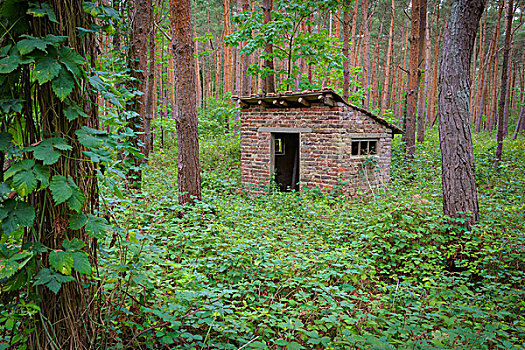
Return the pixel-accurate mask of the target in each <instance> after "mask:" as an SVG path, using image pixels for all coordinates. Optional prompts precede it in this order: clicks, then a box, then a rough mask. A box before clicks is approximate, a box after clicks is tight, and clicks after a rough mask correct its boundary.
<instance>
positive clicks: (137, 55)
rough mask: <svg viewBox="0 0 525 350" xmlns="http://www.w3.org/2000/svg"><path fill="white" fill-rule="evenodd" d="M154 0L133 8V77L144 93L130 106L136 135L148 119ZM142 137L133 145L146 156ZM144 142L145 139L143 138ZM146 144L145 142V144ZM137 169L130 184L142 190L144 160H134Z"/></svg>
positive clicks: (130, 174)
mask: <svg viewBox="0 0 525 350" xmlns="http://www.w3.org/2000/svg"><path fill="white" fill-rule="evenodd" d="M152 10H153V8H152V0H146V1H137V3H136V4H135V7H134V8H133V25H132V28H131V39H130V40H131V49H130V61H129V66H130V67H131V69H132V71H131V76H132V77H133V78H135V80H134V83H133V85H134V86H133V88H134V89H135V90H137V91H140V92H142V95H139V96H137V97H135V98H134V99H133V101H132V104H131V105H129V107H130V108H132V110H133V111H135V112H136V113H137V116H136V117H134V118H133V119H132V120H131V125H130V127H131V129H132V130H133V131H135V132H136V133H140V132H144V131H145V130H144V124H145V120H146V119H147V118H146V106H147V101H146V98H147V84H148V80H147V76H146V72H147V71H148V69H147V68H148V46H149V45H148V43H149V33H150V28H151V25H152V24H151V22H152V20H153V16H152ZM139 139H141V138H140V137H138V136H137V137H135V138H134V139H133V143H134V145H135V146H136V147H137V148H140V149H141V152H142V153H143V154H146V153H147V152H146V148H145V147H139V143H138V140H139ZM142 141H144V140H143V138H142ZM143 143H144V142H143ZM134 163H135V167H134V169H133V170H130V171H129V172H128V174H127V179H128V184H129V186H130V187H131V188H140V186H141V182H142V172H141V170H140V166H141V163H142V160H140V159H138V158H134Z"/></svg>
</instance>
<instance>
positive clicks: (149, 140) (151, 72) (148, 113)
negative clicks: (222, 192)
mask: <svg viewBox="0 0 525 350" xmlns="http://www.w3.org/2000/svg"><path fill="white" fill-rule="evenodd" d="M150 13H151V21H150V27H149V42H148V43H149V67H148V82H147V86H146V91H145V94H146V108H145V113H144V121H143V123H144V124H143V129H144V134H142V142H143V143H144V156H145V161H146V162H147V161H148V157H149V153H150V152H151V151H152V150H153V137H152V135H151V121H152V120H153V114H154V112H155V96H156V91H155V70H156V65H155V26H154V25H153V21H154V14H153V4H151V12H150Z"/></svg>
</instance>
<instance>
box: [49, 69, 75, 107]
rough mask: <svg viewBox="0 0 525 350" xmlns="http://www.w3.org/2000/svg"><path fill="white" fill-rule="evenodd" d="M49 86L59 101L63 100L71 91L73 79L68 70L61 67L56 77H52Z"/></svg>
mask: <svg viewBox="0 0 525 350" xmlns="http://www.w3.org/2000/svg"><path fill="white" fill-rule="evenodd" d="M51 87H52V88H53V91H54V92H55V94H56V95H57V97H58V98H59V99H60V101H64V100H65V99H66V98H67V97H68V96H69V95H70V94H71V93H72V92H73V88H74V87H75V80H74V79H73V76H72V75H71V73H70V72H69V71H68V70H66V69H65V68H61V69H60V74H59V75H58V77H56V78H55V79H53V82H52V84H51Z"/></svg>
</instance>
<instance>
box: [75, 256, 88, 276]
mask: <svg viewBox="0 0 525 350" xmlns="http://www.w3.org/2000/svg"><path fill="white" fill-rule="evenodd" d="M71 256H72V257H73V268H74V269H75V270H77V271H78V272H80V273H84V274H86V275H89V274H91V264H90V263H89V258H88V255H87V254H86V253H85V252H82V251H80V252H73V253H71Z"/></svg>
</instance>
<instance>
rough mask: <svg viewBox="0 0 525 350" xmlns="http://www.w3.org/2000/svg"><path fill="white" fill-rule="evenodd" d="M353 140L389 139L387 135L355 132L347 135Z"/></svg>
mask: <svg viewBox="0 0 525 350" xmlns="http://www.w3.org/2000/svg"><path fill="white" fill-rule="evenodd" d="M346 135H347V136H348V137H349V138H351V139H380V138H384V137H388V136H389V135H388V134H387V133H370V132H353V133H348V134H346Z"/></svg>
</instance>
